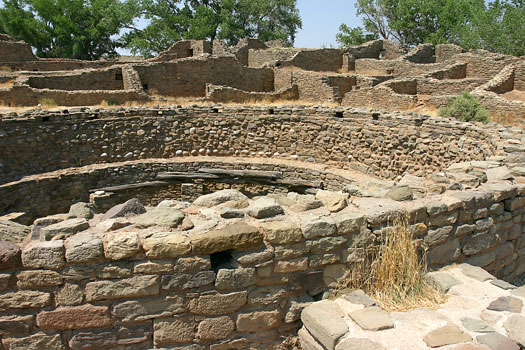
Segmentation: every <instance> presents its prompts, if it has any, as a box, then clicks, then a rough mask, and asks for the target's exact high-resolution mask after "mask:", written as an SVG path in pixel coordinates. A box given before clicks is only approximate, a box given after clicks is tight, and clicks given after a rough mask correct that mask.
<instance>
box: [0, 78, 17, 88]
mask: <svg viewBox="0 0 525 350" xmlns="http://www.w3.org/2000/svg"><path fill="white" fill-rule="evenodd" d="M14 82H15V80H14V79H13V80H8V81H6V82H4V83H0V89H10V88H12V87H13V83H14Z"/></svg>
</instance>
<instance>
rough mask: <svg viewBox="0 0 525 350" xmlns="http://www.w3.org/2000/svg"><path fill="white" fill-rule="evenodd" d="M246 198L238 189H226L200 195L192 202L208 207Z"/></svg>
mask: <svg viewBox="0 0 525 350" xmlns="http://www.w3.org/2000/svg"><path fill="white" fill-rule="evenodd" d="M247 199H248V197H246V196H245V195H244V194H242V193H241V192H240V191H238V190H230V189H228V190H222V191H218V192H215V193H210V194H206V195H204V196H200V197H199V198H197V199H196V200H195V202H193V204H195V205H197V206H199V207H206V208H210V207H214V206H216V205H219V204H222V203H226V202H229V201H243V200H247Z"/></svg>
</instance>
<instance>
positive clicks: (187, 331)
mask: <svg viewBox="0 0 525 350" xmlns="http://www.w3.org/2000/svg"><path fill="white" fill-rule="evenodd" d="M194 328H195V321H194V320H193V319H191V318H189V317H181V318H161V319H156V320H155V321H154V322H153V341H154V343H155V345H171V344H182V343H190V342H192V341H193V338H194V336H195V330H194Z"/></svg>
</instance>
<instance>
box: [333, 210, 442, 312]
mask: <svg viewBox="0 0 525 350" xmlns="http://www.w3.org/2000/svg"><path fill="white" fill-rule="evenodd" d="M426 270H427V269H426V263H425V250H424V249H421V246H420V244H419V243H418V242H417V241H415V240H414V234H413V230H412V229H411V227H410V225H409V224H408V219H407V218H406V216H400V217H397V218H396V219H394V221H393V226H392V227H391V228H390V229H388V230H385V233H384V234H383V235H382V237H380V243H379V244H378V245H376V246H373V247H371V248H369V249H367V252H366V254H365V257H364V259H363V260H362V262H360V263H356V264H355V266H353V267H352V268H351V269H350V270H349V271H348V272H347V273H346V275H345V276H344V277H343V278H342V279H341V280H340V281H339V285H338V287H337V288H336V293H337V292H339V293H340V291H342V290H348V289H362V290H364V291H365V292H366V293H367V294H368V295H370V296H371V297H372V298H373V299H374V300H375V301H376V303H377V304H378V305H379V306H380V307H382V308H383V309H385V310H386V311H389V312H391V311H407V310H410V309H414V308H418V307H429V308H435V307H437V306H438V305H439V304H441V303H443V302H444V301H445V296H444V294H443V293H441V292H439V291H438V290H436V289H435V288H433V287H432V285H431V284H430V283H429V281H428V280H427V279H426V277H425V275H426Z"/></svg>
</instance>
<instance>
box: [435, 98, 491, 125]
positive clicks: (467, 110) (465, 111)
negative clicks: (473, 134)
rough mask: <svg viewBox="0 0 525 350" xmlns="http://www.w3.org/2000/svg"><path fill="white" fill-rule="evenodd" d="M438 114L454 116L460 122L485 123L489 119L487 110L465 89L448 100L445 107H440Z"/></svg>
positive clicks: (448, 116)
mask: <svg viewBox="0 0 525 350" xmlns="http://www.w3.org/2000/svg"><path fill="white" fill-rule="evenodd" d="M439 116H440V117H445V118H456V119H457V120H460V121H462V122H471V121H474V122H482V123H487V122H488V121H489V112H488V111H487V110H486V109H485V108H483V107H482V106H481V104H480V103H479V100H478V99H477V98H475V97H474V96H472V95H471V94H469V93H468V92H466V91H464V92H463V93H462V94H461V95H459V96H456V97H454V98H453V99H451V100H450V101H448V103H447V105H446V106H445V107H442V108H440V109H439Z"/></svg>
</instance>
